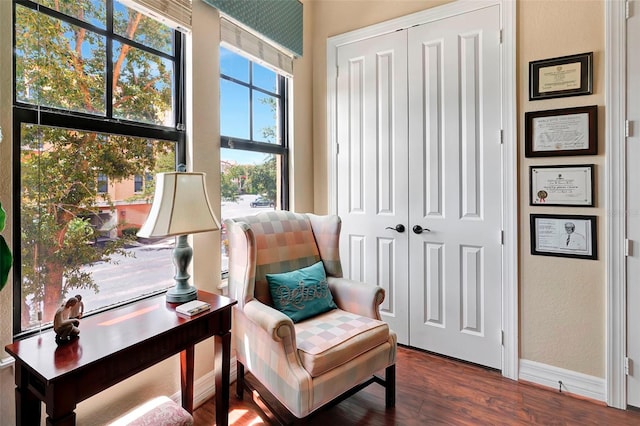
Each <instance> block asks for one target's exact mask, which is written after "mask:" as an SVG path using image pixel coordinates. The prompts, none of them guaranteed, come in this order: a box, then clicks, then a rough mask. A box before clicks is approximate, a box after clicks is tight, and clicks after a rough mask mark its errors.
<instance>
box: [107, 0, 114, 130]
mask: <svg viewBox="0 0 640 426" xmlns="http://www.w3.org/2000/svg"><path fill="white" fill-rule="evenodd" d="M107 33H108V34H109V37H107V42H106V43H107V45H106V50H107V54H106V56H107V58H106V60H107V63H106V66H107V81H106V82H105V83H106V88H105V92H106V93H105V96H106V99H105V107H106V116H107V118H113V37H112V36H113V0H107Z"/></svg>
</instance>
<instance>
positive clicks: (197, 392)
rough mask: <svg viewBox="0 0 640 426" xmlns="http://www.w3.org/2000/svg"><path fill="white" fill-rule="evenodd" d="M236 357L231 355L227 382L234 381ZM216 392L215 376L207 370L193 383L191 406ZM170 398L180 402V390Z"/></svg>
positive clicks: (202, 401)
mask: <svg viewBox="0 0 640 426" xmlns="http://www.w3.org/2000/svg"><path fill="white" fill-rule="evenodd" d="M236 367H237V363H236V357H235V356H233V357H231V368H230V372H229V379H230V380H229V382H230V383H233V382H235V381H236V370H237V368H236ZM215 394H216V377H215V374H214V372H213V371H209V372H208V373H207V374H205V375H203V376H202V377H200V378H199V379H197V380H196V381H195V382H194V383H193V408H194V409H196V408H198V407H199V406H201V405H202V404H204V403H205V402H206V401H207V400H208V399H210V398H212V397H213V396H214V395H215ZM171 399H172V400H173V401H174V402H176V403H178V404H180V401H181V395H180V391H178V392H176V393H174V394H173V395H171Z"/></svg>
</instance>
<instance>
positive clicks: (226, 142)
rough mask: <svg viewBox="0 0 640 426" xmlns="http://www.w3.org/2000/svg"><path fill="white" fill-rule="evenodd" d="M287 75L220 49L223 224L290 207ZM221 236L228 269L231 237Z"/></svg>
mask: <svg viewBox="0 0 640 426" xmlns="http://www.w3.org/2000/svg"><path fill="white" fill-rule="evenodd" d="M288 84H289V81H288V79H287V77H285V76H283V75H280V74H278V73H277V72H276V71H274V70H272V69H270V68H266V67H264V66H262V65H260V64H258V63H257V62H253V61H251V60H250V59H247V58H246V57H244V56H242V55H241V54H239V53H236V52H235V51H232V50H230V49H228V48H226V47H220V111H221V113H220V133H221V142H220V145H221V153H220V158H221V162H222V164H221V167H220V168H221V173H222V176H221V185H222V188H221V194H222V208H221V211H222V220H223V221H224V219H227V218H231V217H237V216H246V215H250V214H255V213H258V212H260V211H265V210H274V209H287V208H288V192H287V188H288V177H287V169H288V166H287V164H288V135H287V111H288V109H287V108H288V107H287V88H288ZM221 238H222V249H221V252H222V270H223V275H224V273H225V271H226V269H227V268H226V265H227V264H228V259H227V257H226V256H227V239H226V233H225V231H224V229H223V230H222V233H221Z"/></svg>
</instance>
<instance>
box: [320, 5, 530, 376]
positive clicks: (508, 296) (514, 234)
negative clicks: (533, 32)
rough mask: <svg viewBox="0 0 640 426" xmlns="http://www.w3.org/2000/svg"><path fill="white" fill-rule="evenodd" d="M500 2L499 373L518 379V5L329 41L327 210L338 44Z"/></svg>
mask: <svg viewBox="0 0 640 426" xmlns="http://www.w3.org/2000/svg"><path fill="white" fill-rule="evenodd" d="M494 5H499V6H500V26H501V28H502V46H501V57H502V82H501V84H502V101H501V104H502V120H503V122H502V133H503V145H502V146H503V150H502V152H503V156H502V176H503V178H502V180H503V184H504V188H503V194H502V203H503V204H502V206H503V217H502V229H503V231H504V240H503V246H502V331H503V334H504V339H503V346H502V375H503V376H505V377H508V378H510V379H513V380H517V379H518V357H519V353H518V303H519V302H518V255H517V253H518V217H517V212H518V196H517V194H518V192H517V182H518V179H517V176H518V174H517V160H518V158H517V140H518V139H517V135H516V132H517V126H516V123H517V122H516V119H517V115H516V107H517V104H516V56H515V54H516V4H515V2H512V1H509V0H459V1H455V2H452V3H448V4H445V5H443V6H438V7H434V8H431V9H427V10H425V11H422V12H417V13H414V14H411V15H407V16H404V17H401V18H397V19H393V20H390V21H386V22H382V23H380V24H375V25H372V26H369V27H366V28H362V29H358V30H355V31H350V32H348V33H345V34H341V35H337V36H334V37H330V38H329V39H328V40H327V142H328V143H327V159H328V161H327V166H328V174H327V175H328V177H329V182H328V183H329V185H328V201H329V211H330V212H332V213H335V212H336V211H337V205H336V204H337V203H336V197H337V195H336V194H337V187H336V186H337V169H336V167H337V160H336V158H337V142H338V141H337V126H336V116H335V114H336V110H337V105H336V101H337V100H336V77H337V76H336V73H337V71H336V70H337V67H336V60H337V50H338V47H339V46H341V45H343V44H347V43H353V42H355V41H359V40H363V39H366V38H369V37H375V36H379V35H382V34H386V33H390V32H393V31H397V30H399V29H406V28H409V27H411V26H414V25H419V24H424V23H428V22H432V21H435V20H439V19H443V18H447V17H451V16H455V15H459V14H463V13H467V12H472V11H474V10H478V9H483V8H485V7H490V6H494Z"/></svg>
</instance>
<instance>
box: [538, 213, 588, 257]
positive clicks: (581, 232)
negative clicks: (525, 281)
mask: <svg viewBox="0 0 640 426" xmlns="http://www.w3.org/2000/svg"><path fill="white" fill-rule="evenodd" d="M530 221H531V254H533V255H540V256H558V257H573V258H578V259H592V260H595V259H597V258H598V250H597V244H596V235H597V227H596V216H583V215H575V216H574V215H553V214H532V215H530Z"/></svg>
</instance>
